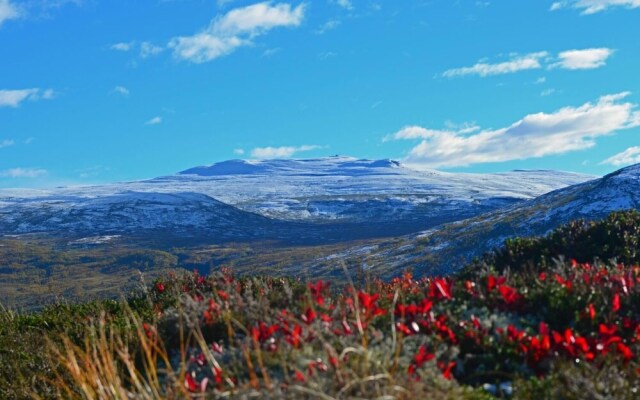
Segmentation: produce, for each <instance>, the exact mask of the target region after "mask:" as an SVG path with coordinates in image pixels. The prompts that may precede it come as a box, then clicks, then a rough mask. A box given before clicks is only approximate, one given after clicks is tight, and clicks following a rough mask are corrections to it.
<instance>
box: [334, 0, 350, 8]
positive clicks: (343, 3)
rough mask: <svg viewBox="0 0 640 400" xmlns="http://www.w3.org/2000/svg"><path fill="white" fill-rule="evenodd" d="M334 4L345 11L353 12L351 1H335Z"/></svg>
mask: <svg viewBox="0 0 640 400" xmlns="http://www.w3.org/2000/svg"><path fill="white" fill-rule="evenodd" d="M333 3H335V4H337V5H339V6H340V7H342V8H344V9H347V10H353V3H351V0H334V1H333Z"/></svg>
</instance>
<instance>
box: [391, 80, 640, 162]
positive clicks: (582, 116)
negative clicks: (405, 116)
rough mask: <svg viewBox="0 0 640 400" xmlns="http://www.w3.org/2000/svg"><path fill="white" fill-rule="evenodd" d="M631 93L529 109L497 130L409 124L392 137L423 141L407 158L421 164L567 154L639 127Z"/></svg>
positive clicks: (488, 160) (500, 160)
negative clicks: (544, 109)
mask: <svg viewBox="0 0 640 400" xmlns="http://www.w3.org/2000/svg"><path fill="white" fill-rule="evenodd" d="M629 94H630V93H628V92H624V93H619V94H615V95H609V96H602V97H600V99H598V101H597V102H595V103H591V102H589V103H585V104H583V105H582V106H579V107H565V108H562V109H560V110H558V111H556V112H553V113H550V114H546V113H537V114H530V115H527V116H525V117H524V118H522V119H521V120H519V121H517V122H515V123H513V124H512V125H510V126H508V127H506V128H501V129H493V130H481V131H479V132H477V133H473V132H472V133H468V131H467V132H466V133H465V132H462V131H453V130H434V129H427V128H423V127H420V126H409V127H405V128H403V129H402V130H400V131H398V132H396V133H395V134H393V135H391V137H392V138H393V139H405V140H407V139H413V140H421V142H420V143H419V144H418V145H416V146H415V147H414V148H413V149H411V151H410V152H409V155H408V156H407V157H406V159H405V162H406V163H407V164H410V165H414V166H415V167H417V168H439V167H458V166H467V165H471V164H478V163H488V162H502V161H510V160H521V159H527V158H535V157H543V156H547V155H553V154H562V153H567V152H571V151H577V150H583V149H588V148H590V147H593V146H595V143H596V142H595V139H596V138H597V137H599V136H604V135H611V134H613V133H614V132H615V131H618V130H622V129H628V128H632V127H635V126H640V112H639V111H636V110H635V109H636V107H637V105H636V104H633V103H630V102H623V101H622V100H623V99H624V98H626V97H627V96H628V95H629Z"/></svg>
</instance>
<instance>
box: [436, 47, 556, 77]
mask: <svg viewBox="0 0 640 400" xmlns="http://www.w3.org/2000/svg"><path fill="white" fill-rule="evenodd" d="M548 56H549V53H547V52H546V51H541V52H538V53H530V54H526V55H523V56H515V57H512V58H511V59H510V60H509V61H504V62H501V63H496V64H489V63H486V62H479V63H477V64H475V65H473V66H471V67H462V68H453V69H450V70H447V71H445V72H444V73H443V74H442V76H444V77H445V78H453V77H456V76H464V75H480V76H482V77H485V76H490V75H502V74H512V73H514V72H518V71H525V70H528V69H540V68H542V60H543V59H544V58H545V57H548Z"/></svg>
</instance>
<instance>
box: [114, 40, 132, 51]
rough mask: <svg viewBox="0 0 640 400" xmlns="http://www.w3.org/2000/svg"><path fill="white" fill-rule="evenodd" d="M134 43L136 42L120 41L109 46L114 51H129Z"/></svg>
mask: <svg viewBox="0 0 640 400" xmlns="http://www.w3.org/2000/svg"><path fill="white" fill-rule="evenodd" d="M135 45H136V42H120V43H115V44H112V45H111V47H110V48H111V50H115V51H131V50H132V49H133V48H134V46H135Z"/></svg>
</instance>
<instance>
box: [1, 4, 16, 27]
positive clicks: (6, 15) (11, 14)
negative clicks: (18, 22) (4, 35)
mask: <svg viewBox="0 0 640 400" xmlns="http://www.w3.org/2000/svg"><path fill="white" fill-rule="evenodd" d="M19 17H20V12H19V11H18V7H17V6H15V5H14V4H13V3H11V1H9V0H0V26H2V24H3V23H4V22H5V21H8V20H10V19H16V18H19Z"/></svg>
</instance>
